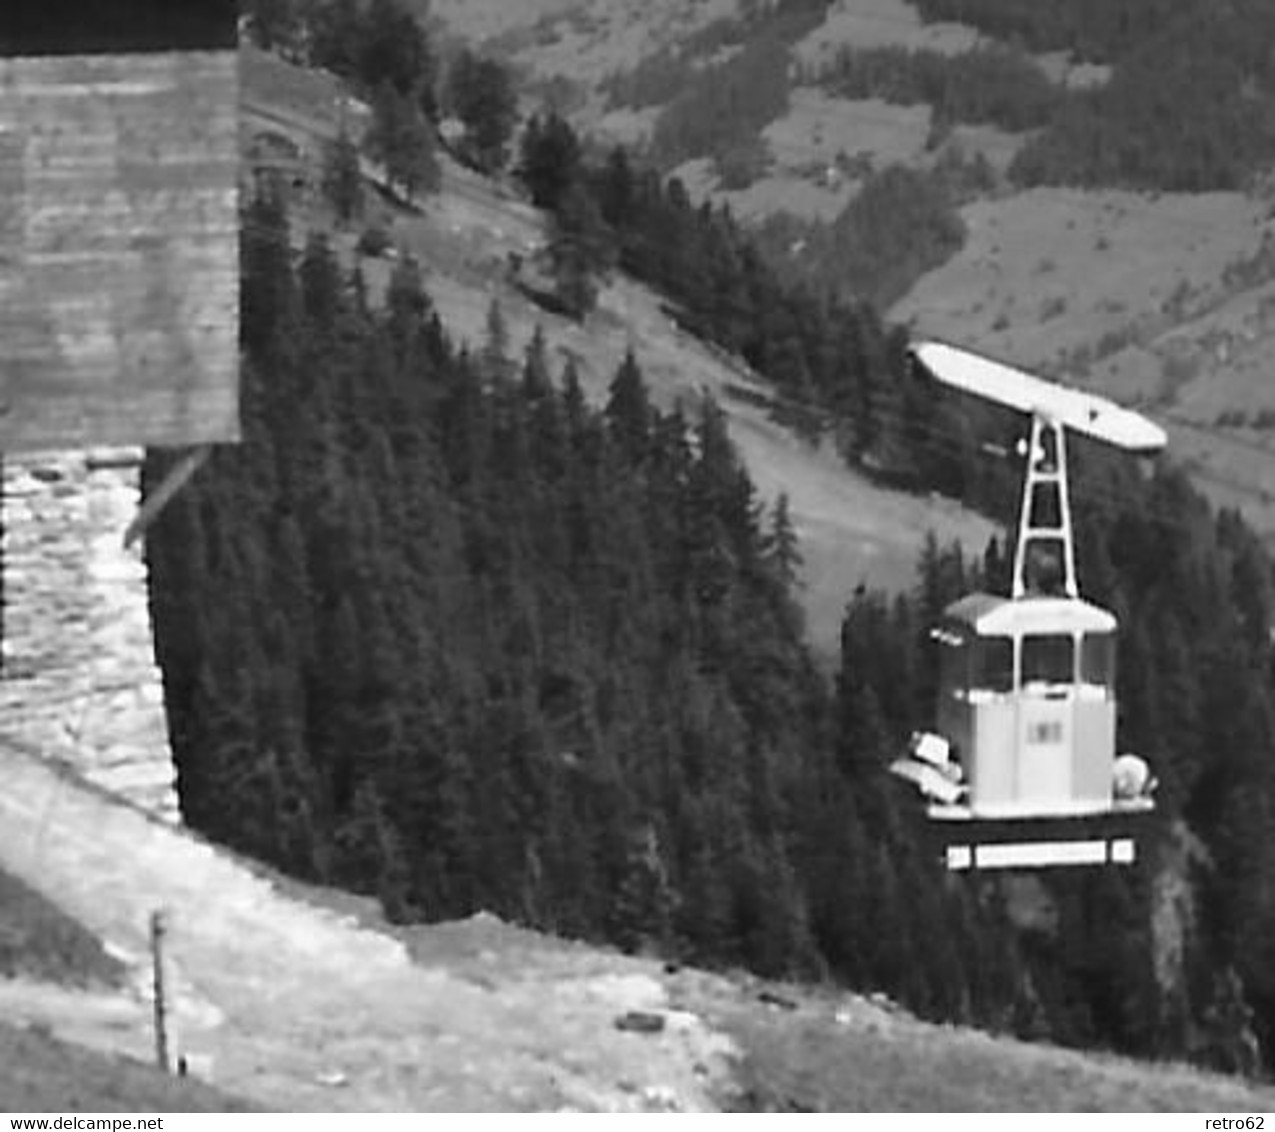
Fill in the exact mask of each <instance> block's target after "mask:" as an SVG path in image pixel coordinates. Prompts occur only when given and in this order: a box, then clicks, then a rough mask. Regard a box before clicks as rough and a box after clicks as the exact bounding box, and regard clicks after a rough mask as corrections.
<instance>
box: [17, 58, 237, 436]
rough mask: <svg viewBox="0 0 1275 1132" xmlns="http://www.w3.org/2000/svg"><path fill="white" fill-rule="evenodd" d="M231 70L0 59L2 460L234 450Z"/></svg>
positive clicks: (156, 61) (205, 61)
mask: <svg viewBox="0 0 1275 1132" xmlns="http://www.w3.org/2000/svg"><path fill="white" fill-rule="evenodd" d="M238 101H239V100H238V57H237V54H236V53H235V52H231V51H212V52H182V53H167V54H162V53H161V54H136V55H124V56H112V55H103V56H63V57H47V58H18V59H5V60H0V343H3V347H2V348H0V451H3V452H5V453H12V452H20V451H47V450H63V449H78V448H88V447H93V446H100V445H161V446H162V445H173V446H180V445H187V444H194V443H205V442H226V441H235V440H237V439H238V438H239V423H238V403H237V399H238V361H239V359H238V305H239V286H238V276H239V265H238V235H237V230H238V207H237V204H238V202H237V181H238V145H237V142H238Z"/></svg>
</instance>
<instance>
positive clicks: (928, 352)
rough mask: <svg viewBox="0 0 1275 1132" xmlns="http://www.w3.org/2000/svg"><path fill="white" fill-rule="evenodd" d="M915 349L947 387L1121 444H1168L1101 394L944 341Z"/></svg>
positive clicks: (1154, 447) (1144, 448)
mask: <svg viewBox="0 0 1275 1132" xmlns="http://www.w3.org/2000/svg"><path fill="white" fill-rule="evenodd" d="M912 352H913V354H914V355H915V356H916V358H917V359H918V360H919V361H920V362H921V364H922V365H923V366H925V368H926V369H927V370H929V371H930V373H932V374H933V375H934V376H935V377H936V378H937V379H938V380H939V381H941V382H942V383H943V384H944V385H949V386H951V387H952V388H954V389H959V390H962V391H963V392H965V393H972V394H974V396H976V397H983V398H986V399H987V400H989V401H994V402H996V403H997V404H998V405H1006V406H1008V407H1009V408H1011V409H1017V410H1018V411H1019V412H1022V413H1040V414H1042V415H1043V416H1046V417H1048V418H1049V419H1051V420H1054V421H1057V422H1058V423H1059V424H1061V425H1063V426H1065V427H1066V428H1069V429H1072V430H1073V431H1075V432H1079V433H1083V434H1084V435H1085V436H1090V437H1093V438H1094V439H1095V440H1101V441H1103V442H1104V443H1106V444H1111V445H1114V446H1115V447H1117V448H1124V449H1126V450H1128V451H1130V452H1143V453H1150V452H1158V451H1160V449H1162V448H1163V447H1164V446H1165V444H1166V443H1167V440H1168V437H1167V435H1166V434H1165V431H1164V429H1162V428H1161V427H1160V426H1159V425H1157V424H1155V423H1154V422H1153V421H1149V420H1147V418H1146V417H1144V416H1142V415H1141V414H1140V413H1135V412H1134V411H1133V410H1132V409H1125V408H1122V407H1121V406H1119V405H1117V404H1116V403H1115V402H1114V401H1109V400H1107V398H1105V397H1100V396H1098V395H1097V394H1096V393H1088V392H1085V391H1083V390H1079V389H1069V388H1067V387H1066V386H1064V385H1058V384H1057V383H1055V382H1052V381H1045V380H1043V379H1042V378H1039V377H1035V376H1033V375H1032V374H1029V373H1025V372H1024V371H1023V370H1020V369H1015V368H1014V367H1013V366H1008V365H1005V364H1004V363H1003V362H996V361H993V360H992V359H991V358H985V357H983V356H982V355H981V354H975V353H971V352H970V351H969V350H962V349H959V348H958V347H956V346H949V345H947V344H946V343H945V342H921V343H918V344H917V345H915V346H914V347H913V348H912Z"/></svg>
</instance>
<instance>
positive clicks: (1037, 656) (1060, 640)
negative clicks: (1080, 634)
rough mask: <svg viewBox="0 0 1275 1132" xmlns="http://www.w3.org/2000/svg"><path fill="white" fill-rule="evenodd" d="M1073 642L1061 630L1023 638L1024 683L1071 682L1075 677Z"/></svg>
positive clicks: (1024, 684)
mask: <svg viewBox="0 0 1275 1132" xmlns="http://www.w3.org/2000/svg"><path fill="white" fill-rule="evenodd" d="M1075 671H1076V661H1075V642H1074V641H1073V640H1072V638H1071V637H1070V636H1067V635H1065V634H1062V633H1051V634H1050V635H1048V636H1034V637H1024V638H1023V686H1024V687H1026V686H1027V685H1028V684H1070V683H1072V681H1073V680H1074V679H1075Z"/></svg>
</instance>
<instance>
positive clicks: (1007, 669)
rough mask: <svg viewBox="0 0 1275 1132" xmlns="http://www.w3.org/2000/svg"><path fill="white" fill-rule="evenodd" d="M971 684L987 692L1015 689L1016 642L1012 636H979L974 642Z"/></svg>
mask: <svg viewBox="0 0 1275 1132" xmlns="http://www.w3.org/2000/svg"><path fill="white" fill-rule="evenodd" d="M970 685H971V687H972V688H975V689H978V690H979V691H985V692H1012V691H1013V690H1014V642H1013V640H1012V639H1011V638H1010V637H979V638H978V639H977V640H976V641H975V642H974V648H973V657H972V664H971V672H970Z"/></svg>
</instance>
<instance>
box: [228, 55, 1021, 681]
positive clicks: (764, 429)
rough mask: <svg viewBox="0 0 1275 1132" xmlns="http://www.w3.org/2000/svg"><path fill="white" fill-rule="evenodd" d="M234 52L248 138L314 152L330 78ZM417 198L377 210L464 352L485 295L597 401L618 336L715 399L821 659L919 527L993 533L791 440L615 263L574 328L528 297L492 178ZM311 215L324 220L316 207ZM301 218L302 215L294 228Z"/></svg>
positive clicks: (530, 238) (906, 574) (975, 545)
mask: <svg viewBox="0 0 1275 1132" xmlns="http://www.w3.org/2000/svg"><path fill="white" fill-rule="evenodd" d="M245 59H246V63H245V70H244V75H245V92H244V100H245V111H246V122H247V127H246V137H247V138H248V139H250V138H251V136H252V134H253V133H254V132H256V131H259V130H265V129H269V130H272V131H277V130H279V129H280V128H281V127H284V128H287V129H288V132H289V134H290V135H291V136H292V137H293V138H294V140H295V141H296V142H297V143H298V144H299V145H303V146H304V147H305V148H306V150H307V151H309V152H310V153H311V154H312V155H313V156H312V160H315V161H317V160H319V154H320V153H321V147H322V143H323V142H324V141H325V140H330V139H331V138H332V137H335V135H336V132H337V128H338V127H337V120H338V108H337V107H336V106H334V104H333V95H332V92H331V90H330V88H329V87H328V86H326V84H325V83H324V82H323V80H322V78H320V77H316V76H314V75H312V74H308V73H306V72H303V71H301V70H300V69H298V68H295V67H292V66H290V65H289V64H286V63H284V62H282V61H280V60H277V59H274V58H272V57H269V56H265V55H263V54H261V53H259V52H256V51H254V50H252V49H245ZM311 86H312V87H313V89H312V90H311V89H310V88H311ZM419 204H420V212H419V213H414V212H409V211H407V210H402V209H398V210H394V211H392V212H390V213H389V214H387V216H386V218H385V223H386V228H387V231H388V232H389V234H390V237H391V239H392V240H393V241H394V243H395V244H396V245H397V246H398V247H399V248H400V249H401V250H402V252H404V253H408V254H411V255H413V256H415V257H416V259H417V260H418V261H419V262H420V263H421V264H422V265H423V267H424V268H425V279H424V282H425V286H426V288H427V290H428V291H429V293H430V296H431V299H432V300H433V302H434V303H435V305H436V306H437V308H438V310H439V312H440V314H441V315H442V317H443V321H444V323H445V324H446V326H447V328H448V331H449V333H450V334H452V335H453V336H454V337H455V338H456V339H457V340H458V341H460V342H467V343H468V344H469V345H470V346H471V348H473V349H475V350H476V349H478V348H479V347H480V346H481V345H482V343H483V341H484V338H485V337H486V334H487V318H488V312H489V309H490V306H491V304H492V302H493V301H494V302H498V303H499V304H500V308H501V311H502V314H503V316H504V320H505V323H506V326H507V330H508V336H509V342H508V349H509V353H510V354H511V356H513V357H519V356H521V354H522V351H523V349H524V348H525V346H526V344H527V343H528V342H529V340H530V339H531V337H532V334H533V332H534V330H535V328H536V327H537V326H539V327H540V328H541V329H542V330H543V332H544V334H545V338H546V341H547V343H548V345H549V348H550V352H551V354H552V355H553V356H554V357H555V358H566V357H570V358H573V359H574V360H575V361H576V364H577V366H578V369H579V374H580V378H581V382H582V384H583V386H584V388H585V391H586V393H587V394H588V395H589V396H590V398H591V399H592V400H593V401H594V402H595V403H599V404H600V403H601V402H602V401H603V399H604V398H605V396H606V388H607V385H608V384H609V382H610V380H611V378H612V376H613V375H614V372H615V368H616V366H617V365H618V364H619V362H620V360H621V359H622V358H623V356H624V354H625V351H626V350H627V349H628V348H629V347H630V346H632V348H633V349H634V351H635V353H636V355H637V357H638V360H639V361H640V363H641V365H642V369H643V373H644V374H645V376H646V378H647V381H648V383H649V385H650V387H651V393H652V397H653V398H654V400H655V401H656V402H657V403H658V404H660V405H662V406H664V407H666V408H668V407H671V406H673V405H674V404H677V403H679V402H680V403H682V404H685V405H687V406H690V405H693V404H694V403H695V402H696V401H697V400H698V399H699V398H700V397H701V396H702V395H703V394H704V393H708V394H710V395H711V396H713V397H714V398H715V399H716V400H718V401H719V402H720V403H721V405H722V407H723V408H724V409H725V411H726V414H727V417H728V420H729V422H730V427H731V433H732V436H733V438H734V440H735V442H736V443H737V444H738V445H739V447H740V449H741V451H742V453H743V455H744V459H745V462H746V463H747V466H748V469H749V472H750V474H751V476H752V477H753V479H754V481H755V482H756V483H757V485H758V487H759V488H760V489H761V491H762V493H763V494H764V496H765V497H766V498H767V499H768V500H772V501H773V500H774V499H775V498H776V497H777V496H778V494H779V493H781V492H786V493H787V494H788V496H789V498H790V503H791V510H792V516H793V520H794V522H795V524H796V526H797V530H798V533H799V534H800V536H801V542H802V556H803V558H804V560H805V561H804V566H803V568H802V578H803V582H804V583H805V585H804V590H803V604H804V606H805V608H806V609H807V611H808V615H809V629H810V632H811V636H812V640H813V641H814V643H815V644H816V646H817V647H818V648H819V650H820V651H821V653H822V654H823V655H824V656H825V657H831V656H832V655H834V654H835V649H836V640H837V633H838V631H839V624H840V614H841V610H842V608H843V606H844V603H845V600H846V598H847V596H848V595H849V593H850V592H851V591H852V590H853V589H854V587H855V586H856V585H857V584H859V583H860V582H864V583H866V584H868V585H872V586H885V587H896V586H908V585H911V582H912V578H913V571H914V563H915V561H916V555H917V551H918V549H919V547H920V546H921V543H922V541H923V539H924V536H925V533H926V531H928V530H933V531H934V532H935V533H936V534H937V535H938V537H939V539H940V540H941V541H942V542H943V543H948V542H951V541H953V540H955V539H960V540H961V541H962V542H963V543H964V544H965V546H966V547H967V549H968V550H969V551H970V552H971V553H977V552H980V551H981V550H982V548H983V546H984V545H985V544H986V542H987V540H988V538H989V537H991V535H992V534H993V533H994V532H995V530H996V528H995V526H994V525H993V524H991V523H989V522H988V521H987V520H986V519H984V518H983V517H981V516H979V515H976V514H975V513H973V512H972V511H968V510H965V509H963V508H960V507H959V506H957V505H955V504H951V503H947V502H944V501H937V500H936V501H931V500H927V499H920V498H917V497H916V496H914V495H909V494H906V493H903V492H898V491H891V490H887V489H885V488H882V487H880V486H878V485H876V484H873V483H872V482H870V481H869V480H867V479H866V478H865V477H863V476H861V475H857V474H855V473H854V472H852V471H850V470H848V469H847V468H846V467H845V465H844V462H842V461H840V460H839V459H838V458H837V457H836V456H835V455H834V454H833V453H831V452H828V451H822V450H818V449H814V448H811V447H810V446H809V445H807V444H805V443H803V442H801V441H799V440H798V439H797V438H796V437H795V436H794V435H793V434H792V433H791V432H789V431H788V430H787V429H785V428H783V427H782V426H780V425H778V424H777V423H775V422H773V421H772V420H770V418H769V416H768V414H767V413H766V412H765V410H764V409H762V408H760V407H758V402H762V403H764V402H765V401H766V400H767V399H768V397H769V392H768V390H767V388H766V386H765V385H764V384H762V383H761V382H760V380H759V379H758V378H757V376H756V375H755V374H752V373H751V372H750V371H749V370H748V367H747V366H746V365H745V364H744V363H743V362H741V361H740V360H739V359H737V358H734V357H732V356H730V355H727V354H724V353H723V352H722V351H720V350H718V349H716V348H714V347H711V346H708V345H705V344H704V343H702V342H700V341H699V340H697V339H695V338H694V337H692V336H691V335H689V334H687V333H685V332H684V331H682V330H681V329H680V328H678V327H677V325H676V323H675V322H674V320H673V319H672V318H671V317H670V316H669V315H668V314H667V313H666V312H665V311H664V309H663V308H662V305H661V302H660V299H659V297H658V296H656V295H655V294H653V293H652V292H651V291H650V289H649V288H646V287H644V286H642V285H641V284H639V283H636V282H634V281H633V280H631V279H629V278H627V277H625V276H624V275H622V274H618V275H615V276H614V277H613V278H612V279H611V281H610V283H609V284H607V285H606V286H605V287H604V288H603V290H602V293H601V296H600V299H599V309H598V310H597V312H596V313H595V314H594V315H593V316H591V318H590V319H589V321H588V323H587V325H584V326H582V325H580V324H579V323H577V322H575V321H573V320H571V319H568V318H564V317H562V316H560V315H557V314H554V313H552V312H549V311H546V310H544V309H542V308H541V307H539V306H537V305H536V304H535V303H533V302H531V301H530V300H529V299H528V298H526V297H525V296H524V295H523V294H522V293H521V292H520V291H519V290H518V289H517V288H516V287H514V286H513V285H512V284H511V283H510V282H509V279H508V273H507V272H508V257H509V255H510V253H515V254H522V255H525V254H527V253H528V252H530V251H532V250H534V249H535V248H536V247H538V246H539V245H540V244H541V243H542V242H543V239H544V221H543V219H542V217H541V216H540V214H539V212H538V211H537V210H535V209H532V208H531V207H530V206H528V205H527V204H525V203H524V202H522V201H521V200H519V199H518V198H517V197H515V196H514V195H513V194H511V193H510V192H509V191H508V190H506V189H504V188H503V187H501V186H499V185H497V184H496V183H494V182H492V181H491V180H489V179H487V178H483V177H480V176H478V175H476V174H474V173H472V172H471V171H469V170H466V169H464V168H462V167H460V166H459V165H457V164H456V163H455V162H453V161H452V160H451V159H450V158H446V157H445V158H444V160H443V182H442V189H441V191H440V193H439V194H437V195H436V196H434V197H430V198H425V199H422V200H421V201H420V202H419ZM313 219H315V220H316V221H317V222H320V223H323V224H330V223H331V221H330V218H328V217H326V216H323V215H316V216H315V217H314V218H313ZM305 223H307V220H306V218H305V217H304V216H303V217H301V218H300V220H299V223H298V225H297V226H298V228H300V227H303V226H304V225H305ZM336 243H337V247H338V248H340V249H342V250H343V252H344V254H345V255H346V256H347V257H351V258H352V257H353V256H354V245H355V243H356V235H355V234H354V233H348V234H345V235H339V234H338V235H337V237H336ZM360 266H361V267H362V269H363V271H364V272H365V274H366V275H367V278H368V282H369V288H370V290H371V293H372V294H373V295H376V294H379V293H380V291H381V290H382V289H383V288H384V286H385V285H386V282H387V280H388V278H389V275H390V270H391V269H390V265H389V264H388V263H386V262H385V261H381V260H369V259H363V260H362V261H361V263H360Z"/></svg>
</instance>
